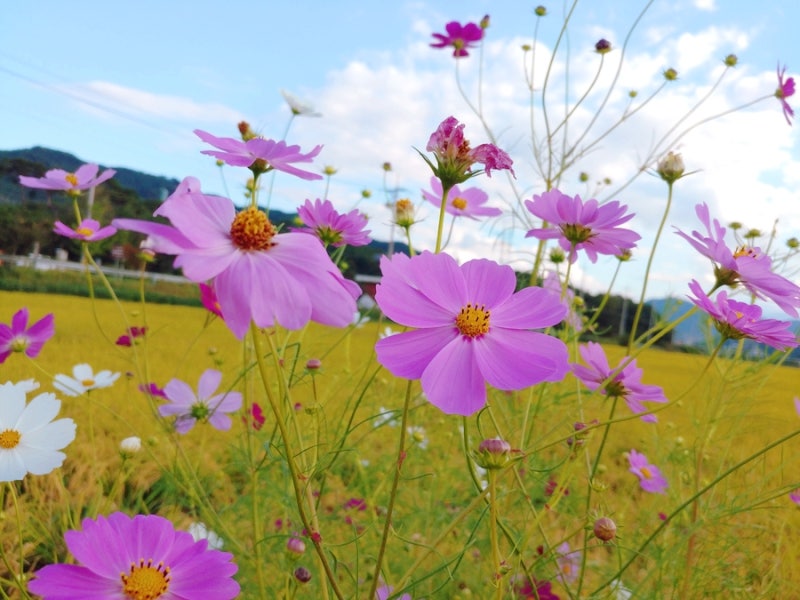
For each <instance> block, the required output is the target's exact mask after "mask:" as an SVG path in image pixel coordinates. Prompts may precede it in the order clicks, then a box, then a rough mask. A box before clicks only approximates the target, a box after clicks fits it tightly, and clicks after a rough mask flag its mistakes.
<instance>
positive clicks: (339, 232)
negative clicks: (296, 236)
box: [293, 198, 370, 248]
mask: <svg viewBox="0 0 800 600" xmlns="http://www.w3.org/2000/svg"><path fill="white" fill-rule="evenodd" d="M297 214H298V215H299V217H300V220H301V221H302V222H303V225H305V226H306V227H307V228H308V229H299V228H298V229H293V231H299V232H303V233H313V234H315V235H316V236H317V237H318V238H319V239H320V241H321V242H322V243H323V244H324V245H325V246H328V245H332V246H334V247H336V248H338V247H340V246H366V245H367V244H369V242H370V237H369V233H370V231H369V230H368V229H367V230H365V229H364V228H365V227H366V226H367V216H366V215H364V214H363V213H360V212H359V211H358V210H351V211H350V212H349V213H346V214H341V213H339V212H338V211H337V210H336V209H335V208H333V203H332V202H331V201H330V200H325V201H322V200H320V199H319V198H317V199H316V200H314V202H311V200H306V201H305V204H303V205H302V206H301V207H300V208H298V209H297Z"/></svg>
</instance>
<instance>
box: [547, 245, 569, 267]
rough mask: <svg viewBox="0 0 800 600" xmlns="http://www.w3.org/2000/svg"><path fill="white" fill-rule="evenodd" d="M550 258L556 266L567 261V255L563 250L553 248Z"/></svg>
mask: <svg viewBox="0 0 800 600" xmlns="http://www.w3.org/2000/svg"><path fill="white" fill-rule="evenodd" d="M549 258H550V262H551V263H553V264H554V265H559V264H561V263H563V262H564V261H565V260H566V258H567V255H566V254H564V250H562V249H561V248H552V249H551V250H550V256H549Z"/></svg>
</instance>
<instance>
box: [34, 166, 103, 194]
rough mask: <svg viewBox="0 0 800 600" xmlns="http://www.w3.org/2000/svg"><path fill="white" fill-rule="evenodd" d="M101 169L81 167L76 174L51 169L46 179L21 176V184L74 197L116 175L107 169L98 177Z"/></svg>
mask: <svg viewBox="0 0 800 600" xmlns="http://www.w3.org/2000/svg"><path fill="white" fill-rule="evenodd" d="M99 168H100V167H98V166H97V165H92V164H88V165H81V166H80V167H78V170H77V171H75V172H74V173H68V172H67V171H64V170H63V169H50V170H49V171H47V172H46V173H45V174H44V177H26V176H24V175H20V177H19V182H20V183H21V184H22V185H24V186H25V187H29V188H34V189H38V190H53V191H62V192H66V193H67V194H70V195H73V196H74V195H77V194H79V193H80V192H81V191H82V190H88V189H89V188H93V187H96V186H98V185H100V184H101V183H103V182H104V181H107V180H109V179H111V178H112V177H113V176H114V175H115V174H116V171H115V170H114V169H106V170H105V171H103V172H102V173H101V174H100V175H99V176H98V175H97V171H98V170H99Z"/></svg>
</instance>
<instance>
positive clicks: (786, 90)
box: [775, 63, 794, 125]
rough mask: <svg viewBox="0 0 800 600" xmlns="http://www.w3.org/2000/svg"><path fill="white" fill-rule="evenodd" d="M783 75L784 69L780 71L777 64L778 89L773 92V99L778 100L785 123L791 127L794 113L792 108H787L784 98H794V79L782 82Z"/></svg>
mask: <svg viewBox="0 0 800 600" xmlns="http://www.w3.org/2000/svg"><path fill="white" fill-rule="evenodd" d="M785 74H786V67H783V69H781V65H780V63H778V89H777V90H775V97H776V98H777V99H778V100H780V102H781V108H783V116H784V117H786V122H787V123H788V124H789V125H791V124H792V117H793V116H794V111H793V110H792V107H791V106H789V103H788V102H787V101H786V98H789V97H791V96H794V77H789V79H786V80H784V79H783V76H784V75H785Z"/></svg>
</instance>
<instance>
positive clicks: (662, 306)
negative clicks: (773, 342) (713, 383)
mask: <svg viewBox="0 0 800 600" xmlns="http://www.w3.org/2000/svg"><path fill="white" fill-rule="evenodd" d="M647 304H649V305H650V306H652V307H653V309H654V310H655V311H656V312H658V314H659V315H661V318H662V319H666V320H669V321H674V320H675V319H678V318H680V317H681V316H683V315H684V314H686V313H687V312H688V311H689V309H691V308H692V307H693V306H694V304H692V303H691V302H689V301H688V300H681V299H678V298H660V299H657V300H650V301H648V302H647ZM780 320H788V319H780ZM791 323H792V328H791V329H792V331H794V332H795V334H800V320H797V319H795V320H793V321H791ZM719 339H720V337H719V332H718V331H717V330H716V329H715V328H714V325H713V323H712V321H711V318H710V317H709V316H708V315H707V314H706V313H704V312H702V311H699V312H697V313H695V314H693V315H691V316H690V317H689V318H687V319H686V320H685V321H683V322H681V323H680V324H679V325H678V326H677V327H675V329H673V331H672V344H673V345H675V346H684V347H690V348H696V349H698V350H701V351H704V352H709V351H711V350H712V349H713V347H714V346H715V345H716V344H718V343H719ZM736 346H737V342H736V341H734V340H728V341H727V342H726V343H725V345H724V346H723V354H724V353H728V352H731V353H732V352H733V351H734V350H735V348H736ZM742 352H743V354H744V356H745V357H748V358H754V359H757V358H761V357H764V356H767V355H768V354H771V353H772V348H770V347H769V346H767V345H765V344H759V343H757V342H754V341H753V340H745V342H744V346H743V350H742ZM786 362H787V363H790V364H795V365H800V348H795V349H794V350H792V351H791V352H790V353H789V358H788V360H787V361H786Z"/></svg>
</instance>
